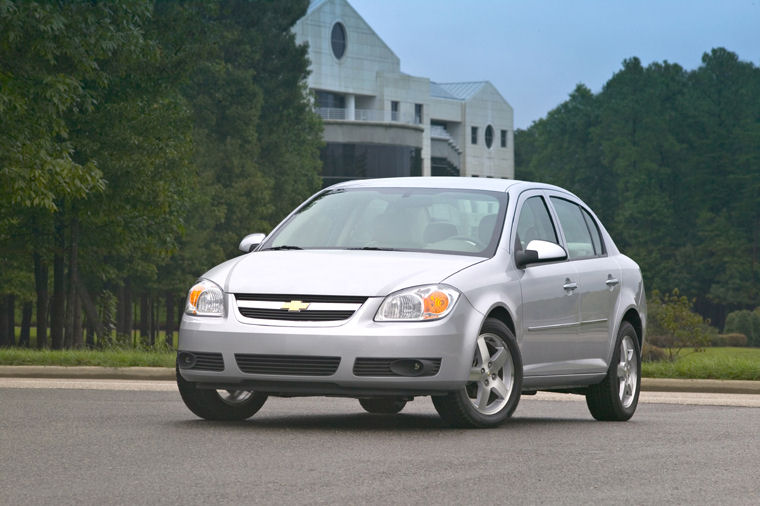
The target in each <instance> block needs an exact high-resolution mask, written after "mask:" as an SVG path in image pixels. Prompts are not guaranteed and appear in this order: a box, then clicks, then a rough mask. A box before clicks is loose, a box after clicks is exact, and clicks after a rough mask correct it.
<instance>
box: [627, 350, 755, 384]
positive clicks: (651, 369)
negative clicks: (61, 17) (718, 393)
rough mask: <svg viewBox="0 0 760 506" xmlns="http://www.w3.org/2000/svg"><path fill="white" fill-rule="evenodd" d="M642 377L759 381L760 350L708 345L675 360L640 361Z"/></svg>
mask: <svg viewBox="0 0 760 506" xmlns="http://www.w3.org/2000/svg"><path fill="white" fill-rule="evenodd" d="M641 372H642V376H643V377H649V378H688V379H720V380H747V381H758V380H760V349H757V348H705V350H704V351H703V352H701V353H692V354H690V355H687V356H684V357H682V358H681V359H680V360H677V361H675V362H668V361H667V360H665V361H659V362H644V363H643V364H641Z"/></svg>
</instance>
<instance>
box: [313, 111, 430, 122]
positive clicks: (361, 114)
mask: <svg viewBox="0 0 760 506" xmlns="http://www.w3.org/2000/svg"><path fill="white" fill-rule="evenodd" d="M316 112H317V114H319V115H320V116H321V117H322V119H324V120H342V121H348V120H351V121H368V122H373V123H406V124H409V125H415V124H416V123H415V121H414V115H413V114H402V113H400V112H398V111H385V110H381V109H354V117H353V118H349V117H348V116H349V114H350V113H349V109H344V108H337V107H317V108H316Z"/></svg>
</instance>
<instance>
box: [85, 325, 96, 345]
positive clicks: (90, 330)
mask: <svg viewBox="0 0 760 506" xmlns="http://www.w3.org/2000/svg"><path fill="white" fill-rule="evenodd" d="M85 321H86V323H87V331H86V334H87V338H86V340H85V346H86V347H87V348H90V349H92V348H95V328H94V327H93V326H92V322H91V321H90V319H89V318H85Z"/></svg>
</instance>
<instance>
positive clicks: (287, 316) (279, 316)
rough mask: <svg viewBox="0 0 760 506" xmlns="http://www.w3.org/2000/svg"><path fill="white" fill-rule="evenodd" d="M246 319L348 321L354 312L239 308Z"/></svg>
mask: <svg viewBox="0 0 760 506" xmlns="http://www.w3.org/2000/svg"><path fill="white" fill-rule="evenodd" d="M238 309H239V310H240V314H241V315H243V316H245V317H246V318H258V319H260V320H289V321H296V322H329V321H337V320H348V319H349V318H351V315H353V314H354V311H288V310H287V309H260V308H252V307H241V308H238Z"/></svg>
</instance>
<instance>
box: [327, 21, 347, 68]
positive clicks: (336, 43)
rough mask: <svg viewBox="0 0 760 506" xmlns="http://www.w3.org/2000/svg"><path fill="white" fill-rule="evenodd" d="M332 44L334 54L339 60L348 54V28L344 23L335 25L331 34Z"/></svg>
mask: <svg viewBox="0 0 760 506" xmlns="http://www.w3.org/2000/svg"><path fill="white" fill-rule="evenodd" d="M330 44H331V46H332V52H333V54H334V55H335V57H336V58H337V59H339V60H340V59H341V58H343V55H344V54H346V27H345V26H343V23H335V24H334V25H333V27H332V32H331V34H330Z"/></svg>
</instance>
